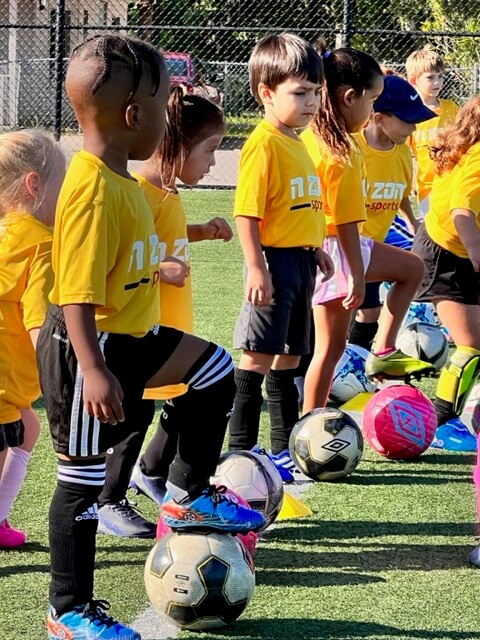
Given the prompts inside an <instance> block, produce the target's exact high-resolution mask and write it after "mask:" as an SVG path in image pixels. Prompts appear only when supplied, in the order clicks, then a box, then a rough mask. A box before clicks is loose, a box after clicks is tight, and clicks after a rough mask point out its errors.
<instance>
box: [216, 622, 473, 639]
mask: <svg viewBox="0 0 480 640" xmlns="http://www.w3.org/2000/svg"><path fill="white" fill-rule="evenodd" d="M221 636H222V637H224V638H230V637H231V638H236V640H291V639H292V638H295V639H298V640H325V639H327V638H328V640H356V639H357V638H371V637H375V639H376V640H394V639H395V638H399V639H400V640H418V639H421V640H477V639H480V632H478V631H447V630H442V631H431V630H427V629H401V628H399V627H392V626H390V625H384V624H377V623H375V622H356V621H352V620H313V619H312V620H305V619H296V618H280V619H276V620H273V619H268V620H238V621H237V622H235V623H234V624H233V625H232V627H231V628H227V629H222V631H221Z"/></svg>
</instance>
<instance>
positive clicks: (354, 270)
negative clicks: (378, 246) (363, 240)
mask: <svg viewBox="0 0 480 640" xmlns="http://www.w3.org/2000/svg"><path fill="white" fill-rule="evenodd" d="M336 229H337V237H338V241H339V243H340V246H341V247H342V250H343V252H344V254H345V257H346V258H347V262H348V266H349V268H350V277H349V279H348V280H349V282H348V293H347V297H346V298H345V299H344V300H343V302H342V304H343V306H344V307H345V309H356V308H357V307H359V306H360V305H361V304H362V302H363V299H364V297H365V270H364V266H363V259H362V251H361V249H360V236H359V233H358V224H357V223H356V222H348V223H346V224H339V225H338V226H337V227H336Z"/></svg>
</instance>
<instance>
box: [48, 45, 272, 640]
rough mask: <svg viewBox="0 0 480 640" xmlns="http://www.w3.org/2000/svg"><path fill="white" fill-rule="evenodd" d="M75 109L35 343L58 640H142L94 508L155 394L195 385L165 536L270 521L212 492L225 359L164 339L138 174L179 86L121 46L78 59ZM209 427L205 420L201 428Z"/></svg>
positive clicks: (140, 48) (197, 345)
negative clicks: (103, 568)
mask: <svg viewBox="0 0 480 640" xmlns="http://www.w3.org/2000/svg"><path fill="white" fill-rule="evenodd" d="M66 90H67V95H68V97H69V99H70V101H71V103H72V106H73V109H74V111H75V115H76V117H77V119H78V122H79V124H80V126H81V127H82V131H83V148H82V150H81V151H80V152H79V153H77V154H76V155H75V156H74V158H73V159H72V161H71V163H70V166H69V169H68V171H67V175H66V178H65V182H64V183H63V186H62V190H61V193H60V197H59V201H58V206H57V225H56V228H55V231H54V236H53V249H52V265H53V271H54V276H55V280H54V286H53V289H52V291H51V293H50V301H51V303H52V304H51V307H50V309H49V312H48V315H47V319H46V321H45V323H44V325H43V327H42V329H41V331H40V335H39V339H38V350H37V355H38V365H39V373H40V381H41V385H42V389H43V392H44V396H45V407H46V411H47V416H48V420H49V425H50V431H51V435H52V439H53V444H54V448H55V451H56V453H57V456H58V475H57V486H56V489H55V493H54V496H53V498H52V503H51V506H50V516H49V533H50V550H51V583H50V601H51V605H52V607H51V610H50V613H49V616H48V635H49V638H50V639H51V640H64V639H65V638H69V640H84V639H85V638H89V639H90V640H140V634H138V633H137V632H136V631H134V630H133V629H131V628H130V627H128V626H125V625H123V624H121V623H120V622H118V621H116V620H115V619H113V618H112V617H111V616H109V615H107V614H106V613H105V609H108V608H109V606H108V604H106V603H105V601H102V600H96V599H94V597H93V582H94V567H95V538H96V530H97V522H98V508H97V499H98V496H99V494H100V491H101V489H102V485H103V482H104V479H105V456H106V452H107V451H108V449H109V448H110V447H113V446H115V445H116V444H117V443H118V442H120V441H122V440H124V439H125V438H126V437H127V436H128V433H129V431H130V430H131V428H132V425H134V424H135V420H136V416H137V413H138V412H139V411H141V405H142V402H143V399H142V397H143V393H144V390H145V388H155V387H160V386H163V385H167V384H178V383H185V384H188V391H187V393H186V394H185V396H184V397H185V398H186V399H187V400H186V401H185V402H184V403H182V405H181V406H177V407H176V410H175V412H172V414H171V415H170V420H171V428H172V430H173V431H174V432H176V433H177V434H178V436H177V437H178V450H177V454H176V456H175V460H174V461H173V463H172V465H171V466H170V468H169V475H168V482H167V489H168V494H167V495H166V497H165V501H164V504H163V513H164V519H165V522H166V523H167V524H168V525H169V526H170V527H172V528H175V529H182V530H183V529H188V528H189V527H192V526H194V527H195V528H201V529H204V530H212V529H213V530H220V531H225V532H230V533H235V532H237V533H238V532H239V531H247V530H253V529H258V528H260V527H261V526H263V525H264V523H265V519H264V518H263V516H262V515H261V514H260V513H258V512H256V511H253V510H251V509H241V508H240V507H239V506H238V505H236V504H233V503H232V502H231V501H230V500H228V499H225V497H224V496H223V495H222V494H219V492H218V491H217V490H216V488H215V487H213V486H210V485H209V478H210V475H211V474H212V472H213V471H214V469H215V467H216V464H217V462H218V457H219V455H220V452H221V448H222V443H223V439H224V436H225V430H226V426H227V420H228V415H229V413H230V411H231V406H232V400H233V395H234V380H233V362H232V359H231V356H230V355H229V354H228V353H227V352H226V351H225V350H224V349H223V348H221V347H218V346H217V345H213V344H211V343H209V342H207V341H205V340H201V339H200V338H197V337H195V336H192V335H190V334H186V333H183V332H181V331H178V330H176V329H173V328H170V327H162V326H160V325H158V321H159V316H160V297H159V287H158V278H159V273H158V265H159V261H160V252H159V240H158V237H157V235H156V233H155V226H154V220H153V214H152V210H151V207H150V205H149V204H148V202H147V200H146V198H145V195H144V193H143V190H142V188H141V187H140V185H139V184H138V182H137V181H136V180H134V179H133V178H132V177H131V176H130V174H129V173H128V170H127V164H128V160H129V159H131V160H145V159H147V158H149V157H150V156H151V155H152V153H153V152H154V151H155V149H156V148H157V146H158V144H159V142H160V140H161V139H162V136H163V134H164V130H165V107H166V103H167V98H168V93H169V80H168V74H167V71H166V66H165V62H164V59H163V57H162V55H161V54H160V53H159V52H158V51H157V50H156V49H155V48H154V47H152V46H151V45H150V44H148V43H145V42H142V41H139V40H134V39H132V38H127V37H120V36H116V35H108V34H107V35H102V36H98V37H96V38H92V39H90V40H87V41H86V42H85V43H84V44H82V45H80V46H79V47H77V49H75V51H74V52H73V53H72V56H71V59H70V63H69V66H68V69H67V74H66ZM199 415H208V421H205V423H204V424H205V425H206V427H207V429H208V431H206V430H205V427H203V428H202V426H201V425H199V423H198V416H199Z"/></svg>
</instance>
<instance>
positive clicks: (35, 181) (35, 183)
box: [24, 171, 40, 199]
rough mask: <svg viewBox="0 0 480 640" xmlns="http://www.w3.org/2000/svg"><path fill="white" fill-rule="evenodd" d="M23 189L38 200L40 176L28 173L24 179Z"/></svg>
mask: <svg viewBox="0 0 480 640" xmlns="http://www.w3.org/2000/svg"><path fill="white" fill-rule="evenodd" d="M24 183H25V188H26V189H27V191H28V193H29V194H30V195H31V196H32V198H34V199H35V198H38V195H39V193H40V176H39V175H38V173H37V172H36V171H29V172H28V173H27V175H26V176H25V178H24Z"/></svg>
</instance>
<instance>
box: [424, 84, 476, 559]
mask: <svg viewBox="0 0 480 640" xmlns="http://www.w3.org/2000/svg"><path fill="white" fill-rule="evenodd" d="M430 152H431V157H432V159H433V160H434V162H435V167H436V171H437V176H436V177H435V179H434V181H433V187H432V191H431V193H430V209H429V211H428V213H427V215H426V217H425V224H424V225H422V226H421V227H420V230H419V231H418V234H417V236H416V237H415V240H414V242H413V247H412V251H415V253H417V254H418V255H419V256H421V257H422V258H423V260H424V262H425V275H424V278H423V282H422V283H421V285H420V287H419V289H418V291H417V296H416V299H417V300H421V301H429V302H433V304H434V305H435V307H436V309H437V311H438V315H439V317H440V320H441V321H442V323H443V324H444V325H445V326H446V327H447V329H448V331H449V333H450V335H451V336H452V339H453V341H454V343H455V351H454V352H453V354H452V355H451V357H450V359H449V361H448V363H447V366H446V367H445V368H444V369H443V370H442V372H441V374H440V379H439V381H438V385H437V390H436V394H435V400H434V405H435V410H436V413H437V418H438V423H439V425H443V424H445V423H446V422H448V421H450V420H451V421H452V422H453V424H454V425H455V423H456V422H457V423H458V416H459V415H460V414H461V412H462V410H463V407H464V404H465V401H466V399H467V397H468V394H469V392H470V390H471V389H472V386H473V384H474V383H475V381H476V380H477V379H478V375H479V373H480V331H479V327H480V306H479V304H480V275H479V274H480V96H476V97H475V98H472V99H471V100H470V101H469V102H467V104H465V105H464V106H463V107H462V109H460V111H459V112H458V114H457V116H456V118H455V121H454V122H453V123H452V124H450V125H449V126H447V127H445V129H443V131H441V133H440V134H439V135H438V137H437V138H436V139H435V140H434V141H433V142H432V144H431V146H430ZM478 415H479V413H478V407H477V409H476V410H475V416H476V421H475V422H476V425H477V428H478V422H479V421H478ZM478 450H479V454H478V458H477V465H476V468H475V473H474V480H475V485H476V490H477V510H478V516H479V518H478V520H479V522H480V434H479V435H478ZM478 534H480V529H479V530H478V532H477V535H478ZM470 560H471V562H472V563H473V564H475V565H477V566H480V546H477V548H476V549H475V550H474V551H473V552H472V554H471V556H470Z"/></svg>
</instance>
